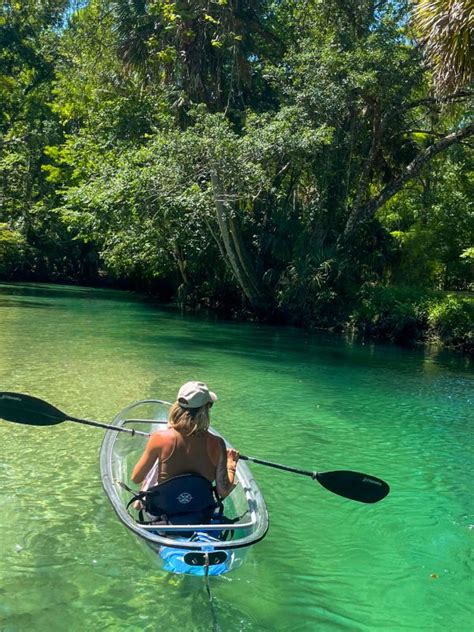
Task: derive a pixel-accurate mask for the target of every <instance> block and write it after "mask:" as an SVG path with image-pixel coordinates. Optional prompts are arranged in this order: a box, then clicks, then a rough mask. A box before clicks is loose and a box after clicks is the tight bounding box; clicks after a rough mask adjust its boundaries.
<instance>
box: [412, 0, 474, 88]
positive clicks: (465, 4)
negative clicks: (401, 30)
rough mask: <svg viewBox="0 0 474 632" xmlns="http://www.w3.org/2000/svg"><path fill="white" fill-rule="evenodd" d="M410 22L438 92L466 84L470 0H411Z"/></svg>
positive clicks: (472, 17)
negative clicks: (411, 18) (420, 43)
mask: <svg viewBox="0 0 474 632" xmlns="http://www.w3.org/2000/svg"><path fill="white" fill-rule="evenodd" d="M413 18H414V25H415V29H416V31H417V33H418V34H419V36H420V38H421V42H422V44H423V47H424V49H425V53H426V57H427V59H428V62H429V64H430V66H431V68H432V71H433V80H434V84H435V87H436V90H437V92H438V93H439V94H440V95H449V94H452V93H453V92H455V91H457V90H460V89H461V88H463V87H464V86H466V85H468V84H469V83H470V82H471V80H472V71H473V38H472V33H473V31H474V8H473V6H472V2H470V0H415V3H414V11H413Z"/></svg>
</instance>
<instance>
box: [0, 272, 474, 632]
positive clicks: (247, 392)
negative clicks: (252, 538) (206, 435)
mask: <svg viewBox="0 0 474 632" xmlns="http://www.w3.org/2000/svg"><path fill="white" fill-rule="evenodd" d="M191 379H198V380H203V381H205V382H207V383H208V384H209V385H210V387H211V388H212V389H213V390H215V391H216V392H217V394H218V396H219V401H218V403H217V404H216V405H215V406H214V408H213V409H212V423H213V425H214V426H215V427H216V428H217V429H219V430H220V431H221V432H222V433H223V434H224V435H225V436H226V437H227V438H228V439H229V441H231V443H233V444H234V445H235V446H237V447H239V448H240V450H241V451H242V452H243V453H245V454H248V455H250V456H254V457H260V458H263V459H267V460H272V461H276V462H280V463H286V464H288V465H293V466H295V467H301V468H305V469H309V470H313V469H319V470H321V471H324V470H332V469H352V470H359V471H362V472H367V473H369V474H372V475H375V476H378V477H380V478H383V479H384V480H386V481H388V482H389V483H390V485H391V493H390V495H389V496H388V497H387V498H385V499H384V500H383V501H382V502H380V503H378V504H375V505H364V504H360V503H356V502H353V501H349V500H346V499H343V498H341V497H340V496H336V495H334V494H332V493H330V492H329V491H327V490H325V489H324V488H322V487H321V486H320V485H319V484H318V483H315V482H313V481H311V479H309V478H306V477H303V476H298V475H296V474H289V473H285V472H279V471H277V470H272V469H270V468H267V467H263V466H259V465H252V466H251V469H252V471H253V473H254V475H255V478H256V479H257V481H258V483H259V485H260V487H261V489H262V492H263V494H264V496H265V499H266V502H267V506H268V509H269V514H270V531H269V533H268V535H267V537H266V538H265V539H264V540H263V541H262V542H261V543H259V544H257V545H256V546H255V547H254V549H253V550H252V551H250V553H249V555H248V557H247V560H246V562H245V564H244V565H243V566H242V568H240V569H238V570H236V571H234V572H232V573H230V574H229V575H227V576H221V577H218V578H212V579H211V582H212V591H213V595H214V600H215V602H214V603H215V610H216V615H217V619H218V622H219V626H220V628H221V630H222V631H223V632H237V631H246V632H247V631H249V632H250V631H255V632H260V631H265V630H268V631H277V632H287V631H290V630H291V631H302V632H313V631H317V632H335V631H340V632H345V631H347V632H350V631H364V632H365V631H367V632H369V631H370V632H378V631H385V630H394V631H396V630H417V631H420V630H430V631H434V632H436V631H438V630H439V631H441V630H443V631H444V630H445V629H450V630H453V631H454V632H464V631H466V632H467V631H468V630H472V629H473V628H472V621H473V618H472V615H473V613H472V606H471V604H472V597H473V583H472V577H473V575H472V572H473V566H474V563H473V559H472V556H471V555H470V551H471V550H472V539H473V537H474V516H473V509H474V508H473V500H472V498H473V497H472V469H473V464H474V459H473V456H474V455H473V447H472V437H473V434H472V432H473V423H474V417H473V414H472V411H473V406H472V404H473V400H474V392H473V382H474V380H473V371H472V366H470V365H469V363H468V361H467V360H466V359H465V358H463V357H461V356H457V355H454V354H448V353H435V352H431V353H428V352H426V351H422V350H419V349H417V350H406V349H401V348H396V347H389V346H382V345H369V344H367V345H360V344H353V343H351V342H350V341H348V340H345V339H343V338H339V337H336V336H325V335H315V334H308V333H305V332H303V331H299V330H295V329H289V328H272V327H266V326H260V325H253V324H236V323H228V322H225V323H224V322H220V321H215V320H205V319H203V318H196V317H189V316H182V315H180V314H179V313H177V312H176V311H173V310H171V309H166V308H163V307H160V306H157V305H154V304H153V303H151V302H150V301H147V300H144V299H140V297H137V296H135V295H133V294H131V293H126V292H116V291H107V290H100V291H99V290H92V289H86V288H78V287H75V288H71V287H64V286H52V285H29V284H23V285H20V284H1V285H0V390H5V391H19V392H25V393H29V394H31V395H36V396H38V397H42V398H44V399H46V400H47V401H49V402H51V403H53V404H55V405H56V406H58V407H59V408H61V409H62V410H65V411H66V412H68V413H69V414H71V415H74V416H77V417H83V418H89V419H95V420H99V421H105V422H110V420H111V419H112V418H113V416H114V415H115V413H116V412H117V411H118V410H120V409H121V408H123V407H125V406H126V405H127V404H128V403H130V402H131V401H134V400H138V399H143V398H146V397H156V398H163V399H172V398H173V397H174V395H175V393H176V391H177V389H178V387H179V386H180V384H181V383H183V382H185V381H187V380H191ZM101 439H102V430H99V429H95V428H91V427H85V426H79V425H77V424H68V423H63V424H61V425H57V426H52V427H49V428H36V427H28V426H22V425H17V424H13V423H7V422H2V421H0V446H1V447H0V630H1V632H18V631H26V630H28V631H34V632H36V631H41V632H43V631H45V632H56V631H59V632H62V631H65V630H68V631H72V632H76V631H77V632H83V631H84V630H87V631H88V632H95V631H97V632H99V631H103V630H110V631H114V632H115V631H117V632H118V631H120V632H122V631H123V632H131V631H147V632H148V631H150V632H151V631H156V630H165V629H166V630H173V631H174V630H182V631H185V632H199V631H207V630H211V629H212V618H211V611H210V608H209V603H208V601H207V594H206V591H205V587H204V584H203V582H202V580H201V579H200V578H190V577H184V578H183V577H179V576H174V575H168V574H167V573H165V572H163V571H161V570H159V569H158V568H157V567H156V566H155V565H154V563H153V560H152V559H151V558H150V554H149V553H147V552H146V551H145V549H143V548H141V547H140V546H139V545H138V544H137V543H136V541H135V540H134V538H133V536H132V535H131V534H130V533H129V532H128V531H127V530H126V529H125V528H124V527H123V526H122V525H120V524H119V523H118V521H117V520H116V518H115V514H114V513H113V511H112V509H111V508H110V506H109V505H108V502H107V500H106V498H105V497H104V494H103V491H102V487H101V482H100V476H99V466H98V451H99V447H100V443H101Z"/></svg>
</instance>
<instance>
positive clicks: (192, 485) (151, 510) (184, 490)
mask: <svg viewBox="0 0 474 632" xmlns="http://www.w3.org/2000/svg"><path fill="white" fill-rule="evenodd" d="M137 500H138V501H140V502H141V504H142V507H143V508H142V509H140V510H139V512H138V518H139V519H138V522H140V523H141V524H163V525H164V524H176V525H179V524H208V523H210V522H211V520H213V519H214V520H216V519H217V520H219V519H220V518H222V515H223V511H224V507H223V504H222V501H221V500H220V498H219V497H218V496H217V493H216V491H215V489H214V487H213V485H212V483H211V482H210V481H208V479H207V478H205V477H204V476H201V475H200V474H193V473H190V474H181V475H180V476H174V477H173V478H170V479H169V480H167V481H164V482H163V483H160V484H159V485H155V486H154V487H150V488H149V489H147V490H142V491H140V492H138V493H137V494H135V495H134V496H133V498H132V499H131V500H130V501H129V502H128V504H127V509H128V508H129V507H130V505H132V504H133V503H134V502H135V501H137ZM145 513H146V514H148V516H151V517H152V518H153V519H152V520H149V519H146V517H145V515H144V514H145Z"/></svg>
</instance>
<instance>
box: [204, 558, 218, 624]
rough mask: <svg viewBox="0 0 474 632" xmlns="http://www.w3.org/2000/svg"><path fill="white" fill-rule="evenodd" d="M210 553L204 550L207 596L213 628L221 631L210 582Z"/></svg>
mask: <svg viewBox="0 0 474 632" xmlns="http://www.w3.org/2000/svg"><path fill="white" fill-rule="evenodd" d="M209 566H210V560H209V553H207V552H204V583H205V584H206V591H207V596H208V597H209V605H210V606H211V615H212V630H213V632H221V627H220V625H219V622H218V620H217V612H216V608H215V604H214V600H213V598H212V591H211V584H210V582H209Z"/></svg>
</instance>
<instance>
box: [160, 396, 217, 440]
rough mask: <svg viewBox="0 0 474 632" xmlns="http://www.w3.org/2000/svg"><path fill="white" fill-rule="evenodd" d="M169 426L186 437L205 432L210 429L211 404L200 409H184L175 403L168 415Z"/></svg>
mask: <svg viewBox="0 0 474 632" xmlns="http://www.w3.org/2000/svg"><path fill="white" fill-rule="evenodd" d="M168 424H169V426H170V427H171V428H174V430H176V431H177V432H179V433H180V434H182V435H183V436H185V437H189V436H190V435H193V434H199V433H200V432H205V431H206V430H207V429H208V428H209V424H210V420H209V404H204V406H201V407H200V408H183V407H182V406H180V404H179V403H178V402H175V403H174V404H173V405H172V406H171V408H170V412H169V414H168Z"/></svg>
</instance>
